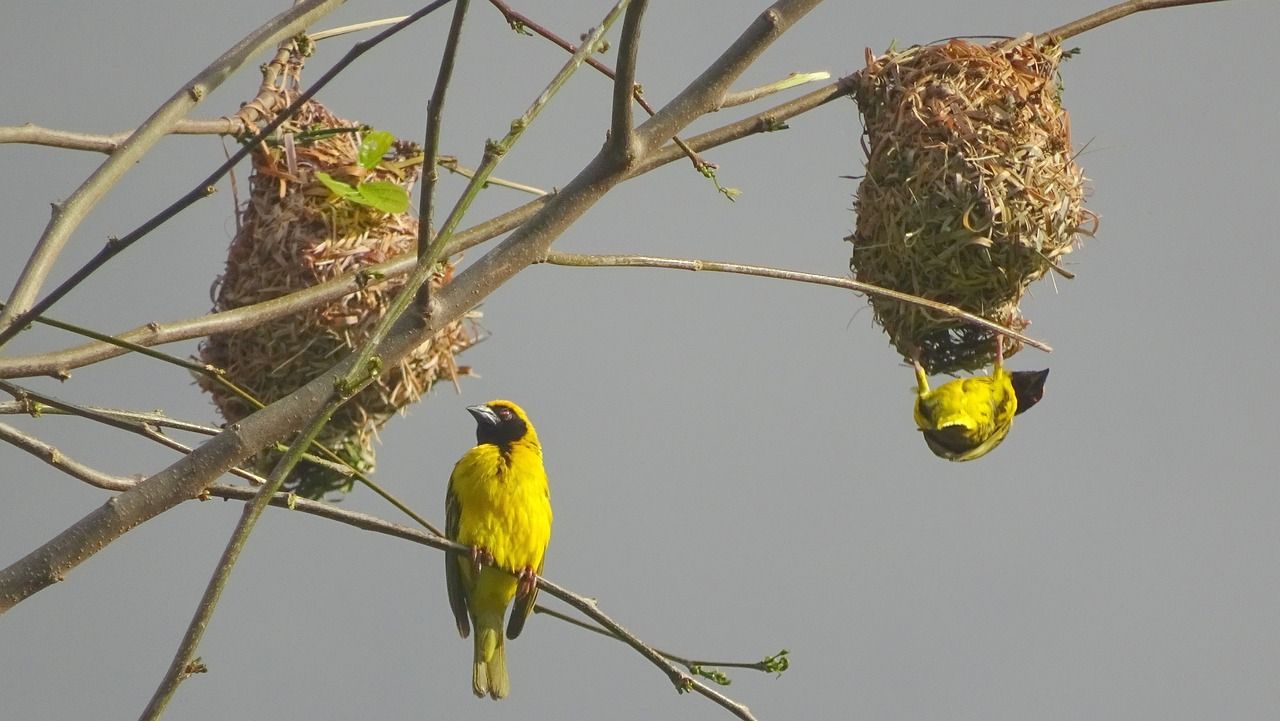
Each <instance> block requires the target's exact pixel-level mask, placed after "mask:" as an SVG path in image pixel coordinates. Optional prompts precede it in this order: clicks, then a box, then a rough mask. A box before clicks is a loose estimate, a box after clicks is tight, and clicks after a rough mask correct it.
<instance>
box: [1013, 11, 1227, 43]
mask: <svg viewBox="0 0 1280 721" xmlns="http://www.w3.org/2000/svg"><path fill="white" fill-rule="evenodd" d="M1222 1H1223V0H1128V1H1127V2H1122V3H1117V4H1115V5H1112V6H1111V7H1109V8H1106V9H1103V10H1099V11H1098V12H1096V13H1092V14H1090V15H1086V16H1084V17H1082V18H1080V19H1079V20H1073V21H1071V22H1069V23H1067V24H1066V25H1059V26H1058V27H1056V28H1054V29H1052V30H1050V31H1048V32H1045V33H1040V34H1039V35H1038V36H1036V41H1037V42H1042V43H1045V42H1050V41H1053V40H1057V41H1059V42H1061V41H1063V40H1066V39H1067V38H1071V37H1075V36H1076V35H1080V34H1082V33H1086V32H1089V31H1090V30H1093V29H1094V28H1096V27H1100V26H1102V25H1106V24H1107V23H1109V22H1113V21H1116V20H1119V19H1120V18H1124V17H1128V16H1130V15H1132V14H1134V13H1140V12H1142V11H1144V10H1160V9H1162V8H1173V7H1182V6H1184V5H1206V4H1208V3H1214V2H1222Z"/></svg>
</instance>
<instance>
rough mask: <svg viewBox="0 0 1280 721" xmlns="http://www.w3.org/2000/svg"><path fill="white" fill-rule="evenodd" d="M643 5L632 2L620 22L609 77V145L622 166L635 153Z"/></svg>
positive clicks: (627, 162)
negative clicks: (634, 104) (619, 36)
mask: <svg viewBox="0 0 1280 721" xmlns="http://www.w3.org/2000/svg"><path fill="white" fill-rule="evenodd" d="M647 6H648V2H646V0H636V2H633V3H632V4H631V6H630V7H628V8H627V16H626V18H625V19H623V21H622V39H621V40H619V41H618V72H617V74H616V75H615V76H614V78H613V125H612V129H611V130H610V132H609V143H610V144H611V145H612V146H613V148H614V149H615V152H617V153H618V154H619V157H620V158H621V159H622V162H623V163H624V164H626V165H630V164H631V162H632V161H633V160H634V159H635V154H636V146H635V136H634V134H633V133H632V127H633V124H632V115H631V103H632V99H633V98H634V97H635V87H636V56H637V54H638V53H639V51H640V25H641V22H642V21H643V19H644V11H645V8H646V7H647Z"/></svg>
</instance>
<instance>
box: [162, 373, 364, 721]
mask: <svg viewBox="0 0 1280 721" xmlns="http://www.w3.org/2000/svg"><path fill="white" fill-rule="evenodd" d="M345 400H346V398H342V397H339V398H337V399H335V400H333V401H330V403H329V404H328V405H327V406H326V407H325V409H324V410H323V411H322V412H320V413H317V414H316V415H315V417H314V418H312V420H311V422H310V424H309V425H308V426H307V428H305V429H304V430H303V431H302V432H301V433H299V434H298V437H297V438H296V439H294V441H293V444H292V445H290V446H289V450H288V452H287V453H285V454H284V455H283V456H281V458H280V460H279V462H277V463H276V467H275V468H274V469H273V470H272V471H271V475H270V476H268V478H267V481H266V483H264V484H263V485H262V487H261V488H259V489H258V492H257V493H256V494H255V495H254V497H253V500H251V501H249V502H248V503H247V504H245V507H244V509H243V510H242V511H241V513H240V520H239V522H238V523H236V528H235V530H234V531H233V532H232V533H231V538H230V539H228V541H227V546H226V548H225V549H223V551H222V557H221V558H219V559H218V565H217V566H216V567H215V568H214V570H213V575H212V576H211V577H210V578H209V583H208V585H206V586H205V590H204V595H202V596H201V598H200V602H199V603H198V604H197V605H196V610H195V613H194V614H193V615H192V617H191V622H190V623H189V624H187V631H186V633H185V634H183V637H182V641H181V642H180V643H179V644H178V650H177V651H176V652H175V653H174V655H173V661H172V662H171V663H170V664H169V668H168V670H166V671H165V674H164V676H163V677H162V678H161V679H160V684H159V685H158V686H157V687H156V691H155V693H154V694H153V695H152V696H151V700H150V701H148V702H147V706H146V708H145V709H144V710H143V711H142V715H141V716H140V717H139V721H155V719H158V718H160V716H161V715H162V714H163V713H164V709H165V706H167V705H168V704H169V701H170V700H172V698H173V695H174V693H176V692H177V690H178V685H179V684H181V683H182V681H183V680H184V679H185V678H186V677H187V672H186V669H187V668H188V666H189V665H190V664H191V663H192V662H193V661H194V660H195V658H196V649H197V648H198V647H199V645H200V639H201V638H203V637H204V632H205V629H206V628H208V627H209V621H210V620H212V618H213V612H214V609H215V608H217V605H218V600H219V599H220V598H221V597H222V591H223V589H224V588H226V585H227V580H228V579H230V578H231V570H232V569H233V568H234V567H235V564H236V561H238V560H239V558H240V553H241V552H242V551H243V550H244V546H245V544H246V543H247V542H248V540H249V534H250V533H252V532H253V529H254V527H255V526H256V525H257V523H258V519H259V518H261V517H262V512H263V511H265V510H266V508H267V506H268V505H270V503H271V499H272V498H273V497H274V496H275V495H276V494H277V493H278V492H279V491H280V487H281V486H282V485H284V480H285V478H287V477H288V476H289V473H290V471H292V470H293V468H294V466H296V465H297V464H298V461H299V460H301V459H302V454H303V451H304V450H305V449H306V448H307V447H309V446H310V445H311V443H312V442H313V441H314V440H315V438H316V436H317V435H318V434H319V433H320V431H321V430H322V429H323V428H324V427H325V425H326V424H327V423H328V422H329V419H330V418H331V417H332V416H333V413H334V411H336V410H337V409H338V408H339V407H340V406H341V405H342V403H343V402H344V401H345Z"/></svg>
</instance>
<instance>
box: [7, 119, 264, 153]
mask: <svg viewBox="0 0 1280 721" xmlns="http://www.w3.org/2000/svg"><path fill="white" fill-rule="evenodd" d="M248 130H249V128H248V126H246V125H245V124H244V122H242V121H241V120H240V119H238V118H234V117H227V118H218V119H216V120H187V119H183V120H179V121H178V122H176V123H174V125H173V127H172V128H170V129H169V133H171V134H173V135H240V134H241V133H244V132H246V131H248ZM136 132H138V131H137V129H136V128H135V129H133V130H122V131H120V132H118V133H112V134H110V135H98V134H94V133H77V132H74V131H71V130H56V129H54V128H44V127H41V126H39V125H33V124H31V123H26V124H23V125H9V126H5V127H0V144H3V143H25V144H27V145H44V146H47V147H50V148H63V149H65V150H89V151H93V152H96V153H106V154H107V155H110V154H112V153H114V152H116V151H117V150H119V149H120V146H121V145H123V144H124V141H126V140H128V139H129V138H130V136H132V135H133V134H134V133H136Z"/></svg>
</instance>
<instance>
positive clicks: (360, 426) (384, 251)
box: [199, 102, 479, 498]
mask: <svg viewBox="0 0 1280 721" xmlns="http://www.w3.org/2000/svg"><path fill="white" fill-rule="evenodd" d="M360 130H361V128H360V125H359V123H354V122H351V121H346V120H342V119H339V118H337V117H335V116H334V115H333V114H331V113H330V112H329V111H328V110H326V109H325V108H324V107H323V106H321V105H320V104H319V103H316V102H309V103H307V104H306V105H304V106H303V107H302V108H301V110H300V111H299V113H298V114H297V116H296V117H295V118H293V119H292V120H290V121H288V122H287V123H285V124H284V125H283V126H282V127H281V128H280V131H279V135H278V137H281V138H285V139H286V142H283V143H274V144H271V145H270V146H268V145H266V144H264V145H263V146H260V147H259V148H257V149H256V150H255V152H254V155H253V171H252V173H251V175H250V176H249V184H250V190H249V201H248V203H247V204H246V207H245V209H244V211H243V213H242V214H241V218H240V227H239V230H238V232H237V233H236V237H235V239H234V240H233V241H232V243H231V249H230V252H229V253H228V255H227V266H226V272H225V273H224V274H223V275H222V276H221V277H220V278H219V280H218V282H217V284H216V286H215V287H216V299H215V303H214V310H217V311H224V310H230V309H232V308H239V307H241V306H245V305H250V304H253V303H259V302H262V301H265V300H270V299H272V298H276V297H278V296H282V295H285V294H287V293H291V292H294V291H297V290H301V289H304V288H308V287H311V286H314V285H316V284H318V283H323V282H325V281H327V280H331V279H333V278H337V277H339V276H343V275H347V274H350V273H352V272H354V271H358V270H360V269H363V268H366V267H368V266H371V265H375V264H378V263H382V262H384V261H387V260H390V259H391V258H393V257H395V256H398V255H402V254H405V253H409V252H411V251H413V250H414V248H415V247H416V243H417V236H418V221H417V220H416V219H415V218H413V217H411V216H410V214H409V213H408V212H402V213H387V212H383V211H381V210H377V209H375V208H373V207H370V206H368V205H363V204H360V203H356V202H351V201H350V200H347V199H342V198H339V197H337V196H336V195H335V194H334V193H333V192H332V191H331V190H330V189H329V188H328V187H326V186H325V185H324V184H323V183H321V182H320V181H319V180H318V179H317V177H316V174H317V173H318V172H324V173H327V174H329V175H330V176H334V177H337V178H343V179H344V180H346V179H349V180H351V181H352V183H359V182H370V181H379V180H381V181H392V182H394V183H396V184H397V185H399V186H401V187H403V188H404V189H405V190H408V189H409V188H410V187H411V186H412V185H413V184H414V182H415V181H416V180H417V177H418V173H419V171H420V163H413V162H403V163H401V162H398V161H404V160H405V159H406V158H409V157H410V156H412V155H416V154H418V150H417V148H416V147H414V146H413V145H412V144H410V143H396V144H395V145H394V146H393V147H392V148H391V152H390V155H388V156H387V157H386V158H385V159H384V160H383V161H382V162H378V163H377V165H376V167H374V168H372V169H369V170H365V169H364V168H363V166H361V165H360V164H359V163H358V162H357V155H358V152H359V148H360V138H359V135H360ZM290 134H292V137H291V138H290V137H289V136H290ZM441 268H442V270H441V272H440V273H438V274H437V275H436V276H434V277H433V278H432V279H431V281H430V283H431V287H432V288H433V289H434V288H439V287H441V286H443V285H444V284H446V283H448V282H449V280H450V279H451V277H452V274H453V266H452V265H451V264H450V263H447V262H446V263H443V264H442V265H441ZM402 285H403V279H391V280H383V279H381V278H372V279H371V280H370V282H369V283H368V284H367V285H366V286H365V287H363V288H362V289H361V290H359V291H357V292H355V293H352V294H350V295H347V296H345V297H343V298H341V299H339V300H336V301H334V302H332V303H330V304H328V305H325V306H322V307H319V308H315V309H312V310H307V311H303V312H301V313H298V314H297V315H292V316H289V317H286V318H280V319H277V320H273V321H269V322H267V323H263V324H261V325H259V326H257V327H254V328H250V329H247V330H241V331H234V332H230V333H219V334H215V335H212V336H210V337H209V338H208V339H207V340H206V341H205V342H204V343H203V344H201V346H200V360H201V361H202V362H204V363H208V364H212V365H214V366H216V367H218V368H221V369H224V370H225V371H226V377H227V379H228V380H230V381H231V382H233V383H235V384H236V385H237V386H239V387H241V388H244V389H246V390H248V391H249V392H250V393H252V394H253V395H254V396H256V397H257V398H258V399H259V400H261V401H262V402H264V403H271V402H274V401H276V400H278V399H280V398H282V397H284V396H287V395H289V394H290V393H292V392H293V391H295V390H297V389H298V388H299V387H301V386H302V385H304V384H306V383H307V382H308V381H310V380H311V379H313V378H315V377H316V376H317V375H319V374H321V373H323V372H324V371H326V370H328V369H329V368H330V367H331V366H333V364H334V363H336V362H337V361H339V360H340V359H341V358H342V357H343V356H344V355H346V354H347V353H348V352H350V351H352V350H353V349H355V348H356V347H358V346H359V344H360V343H361V342H363V341H364V340H365V339H366V338H367V337H368V336H369V334H370V333H371V332H372V330H373V328H374V326H375V325H376V324H377V322H378V320H379V319H380V318H381V317H382V316H383V314H384V313H385V311H386V308H387V306H388V305H389V304H390V302H391V301H392V299H393V298H394V297H395V295H396V293H397V292H398V291H399V289H400V287H401V286H402ZM478 339H479V332H478V328H477V327H476V326H475V324H474V322H472V321H471V320H464V321H458V322H455V323H452V324H450V325H449V326H447V327H445V328H444V329H442V330H441V331H440V332H439V333H438V334H437V335H436V336H435V337H434V338H432V339H431V340H430V341H428V342H426V343H424V344H423V345H421V346H419V347H418V348H417V349H416V350H415V351H414V352H413V353H411V354H409V355H408V356H407V357H406V358H405V359H404V360H402V361H401V362H400V363H399V364H397V365H395V366H393V367H390V368H384V369H383V371H382V373H381V374H380V375H379V376H378V378H377V379H376V380H375V381H374V382H373V384H372V385H370V386H369V387H367V388H366V389H365V390H364V391H362V392H361V393H359V394H358V395H356V396H355V397H354V398H353V399H351V401H350V402H348V403H347V404H346V405H344V406H343V407H342V408H341V409H340V410H339V411H338V412H337V413H336V414H335V415H334V417H333V419H332V421H330V423H329V425H328V426H327V427H326V428H325V429H324V431H323V432H322V433H321V435H320V437H319V439H318V441H319V443H321V444H322V445H324V446H326V447H328V448H329V449H331V450H333V451H334V452H336V453H337V454H338V455H339V456H340V457H342V458H343V459H344V460H345V461H346V462H347V463H349V464H351V465H352V466H354V467H355V468H357V469H359V470H360V471H363V472H366V473H367V472H370V471H372V470H373V467H374V448H373V442H374V438H375V436H376V433H377V430H378V428H380V427H381V426H382V425H383V424H384V423H386V422H387V421H388V420H389V419H390V418H391V417H392V416H393V415H394V414H395V413H396V411H398V410H401V409H403V408H405V407H406V406H407V405H408V404H410V403H413V402H414V401H416V400H418V399H419V398H420V397H421V396H422V395H423V394H424V393H426V392H427V391H428V390H430V389H431V386H432V385H433V384H434V383H436V381H438V380H440V379H442V378H445V379H456V378H457V376H459V375H464V374H466V373H467V372H468V369H467V368H459V367H458V366H457V365H456V364H455V362H454V356H455V355H456V354H458V353H461V352H462V351H464V350H466V349H467V348H469V347H470V346H472V345H473V344H474V343H476V342H477V340H478ZM199 384H200V387H201V388H203V389H204V390H205V391H207V392H209V394H210V395H211V396H212V397H213V401H214V403H215V405H217V407H218V410H219V411H220V412H221V413H222V417H223V418H225V419H226V420H227V422H235V421H238V420H240V419H241V418H243V417H245V416H247V415H249V414H250V413H252V412H253V411H254V410H255V408H254V407H253V406H251V405H250V404H249V403H248V402H247V401H245V400H244V399H242V398H241V397H239V396H237V395H235V394H233V393H231V392H230V391H228V390H227V389H226V388H224V387H223V386H222V385H219V384H218V383H216V382H214V381H212V380H210V379H208V378H205V377H200V378H199ZM277 457H278V455H277V454H276V453H274V452H264V453H262V454H260V455H259V457H258V468H259V470H260V471H262V472H266V471H268V470H269V469H270V467H271V466H272V465H273V464H274V462H275V460H276V459H277ZM351 485H352V480H351V478H350V477H349V476H346V475H344V474H342V473H339V472H337V471H335V470H332V469H330V468H326V467H322V466H318V465H314V464H308V463H306V462H305V461H304V462H303V463H301V464H299V465H298V466H297V468H296V469H295V470H294V472H293V474H292V475H291V477H290V478H289V479H288V480H287V481H286V486H285V487H286V488H288V489H289V490H293V491H294V492H296V493H297V494H298V495H301V496H305V497H308V498H319V497H321V496H324V495H325V494H327V493H331V492H345V491H347V490H349V489H350V488H351Z"/></svg>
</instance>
